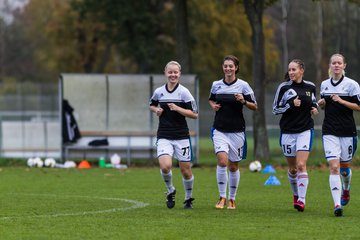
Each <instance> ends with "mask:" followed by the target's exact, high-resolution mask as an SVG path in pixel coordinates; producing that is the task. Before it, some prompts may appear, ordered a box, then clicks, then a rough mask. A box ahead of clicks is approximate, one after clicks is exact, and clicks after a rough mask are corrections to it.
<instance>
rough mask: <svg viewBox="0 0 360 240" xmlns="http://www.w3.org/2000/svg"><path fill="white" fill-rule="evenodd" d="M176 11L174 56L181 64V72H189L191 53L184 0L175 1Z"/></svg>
mask: <svg viewBox="0 0 360 240" xmlns="http://www.w3.org/2000/svg"><path fill="white" fill-rule="evenodd" d="M175 13H176V57H177V59H178V61H179V62H180V64H181V72H183V73H190V72H191V53H190V47H189V27H188V20H187V5H186V0H176V1H175Z"/></svg>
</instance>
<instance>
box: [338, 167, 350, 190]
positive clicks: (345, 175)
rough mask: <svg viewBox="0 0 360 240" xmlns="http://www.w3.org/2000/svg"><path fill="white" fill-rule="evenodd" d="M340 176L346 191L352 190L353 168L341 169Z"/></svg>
mask: <svg viewBox="0 0 360 240" xmlns="http://www.w3.org/2000/svg"><path fill="white" fill-rule="evenodd" d="M340 174H341V175H340V176H341V180H342V183H343V188H344V189H345V190H350V182H351V176H352V171H351V168H340Z"/></svg>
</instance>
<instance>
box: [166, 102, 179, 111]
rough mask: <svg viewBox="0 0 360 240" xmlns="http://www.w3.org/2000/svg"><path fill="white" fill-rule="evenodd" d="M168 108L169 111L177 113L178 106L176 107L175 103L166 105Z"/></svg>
mask: <svg viewBox="0 0 360 240" xmlns="http://www.w3.org/2000/svg"><path fill="white" fill-rule="evenodd" d="M168 107H169V108H170V110H171V111H177V110H178V108H179V106H178V105H176V104H175V103H168Z"/></svg>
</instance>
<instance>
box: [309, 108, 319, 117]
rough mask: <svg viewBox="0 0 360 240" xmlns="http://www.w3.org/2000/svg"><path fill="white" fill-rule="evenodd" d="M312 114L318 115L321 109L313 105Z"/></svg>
mask: <svg viewBox="0 0 360 240" xmlns="http://www.w3.org/2000/svg"><path fill="white" fill-rule="evenodd" d="M310 113H311V115H317V114H318V113H319V111H318V110H317V108H316V107H312V108H311V110H310Z"/></svg>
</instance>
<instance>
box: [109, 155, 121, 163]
mask: <svg viewBox="0 0 360 240" xmlns="http://www.w3.org/2000/svg"><path fill="white" fill-rule="evenodd" d="M110 162H111V164H112V165H114V166H115V165H119V164H120V162H121V157H120V156H119V155H118V154H116V153H115V154H114V155H112V156H111V158H110Z"/></svg>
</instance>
